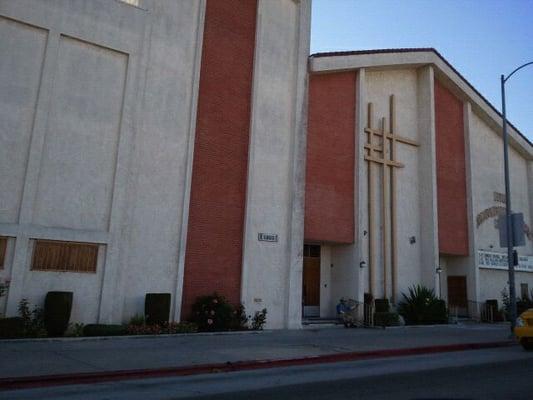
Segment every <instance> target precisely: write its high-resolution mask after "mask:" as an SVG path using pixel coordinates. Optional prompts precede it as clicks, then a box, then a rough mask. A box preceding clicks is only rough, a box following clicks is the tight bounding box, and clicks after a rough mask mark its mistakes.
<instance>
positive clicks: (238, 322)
mask: <svg viewBox="0 0 533 400" xmlns="http://www.w3.org/2000/svg"><path fill="white" fill-rule="evenodd" d="M231 319H232V322H231V330H234V331H245V330H247V329H248V319H249V317H248V316H247V315H246V310H245V309H244V306H243V305H242V304H239V305H238V306H237V307H235V308H234V310H233V316H232V318H231Z"/></svg>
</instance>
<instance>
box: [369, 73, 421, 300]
mask: <svg viewBox="0 0 533 400" xmlns="http://www.w3.org/2000/svg"><path fill="white" fill-rule="evenodd" d="M365 85H366V87H365V102H366V103H368V102H372V103H373V105H374V121H373V126H374V127H376V126H378V123H379V119H380V118H381V117H385V118H386V120H387V122H386V124H387V127H388V123H389V122H388V121H389V96H390V95H391V94H394V96H395V102H396V134H398V135H401V136H404V137H406V138H409V139H412V140H417V141H418V140H419V138H420V133H419V124H418V118H419V115H418V113H419V109H418V75H417V71H416V69H400V70H386V71H369V70H367V71H366V82H365ZM365 106H366V104H365ZM396 152H397V153H396V160H398V161H399V162H401V163H403V164H405V167H404V168H397V169H396V179H397V181H396V182H397V183H396V189H397V205H396V207H397V251H398V252H397V254H398V256H397V260H398V289H399V291H398V295H399V294H400V293H401V292H403V291H406V289H407V288H408V286H411V285H412V284H413V283H418V282H420V280H421V262H420V260H421V250H420V243H421V241H420V232H421V231H420V223H421V218H420V193H419V190H420V189H419V185H418V180H417V179H413V177H416V176H418V173H419V152H420V148H417V147H413V146H409V145H405V144H401V143H397V145H396ZM373 168H374V176H375V180H374V185H375V186H374V187H375V192H374V193H375V194H374V196H375V205H376V206H375V210H376V218H375V221H374V226H375V227H379V232H378V231H376V232H375V233H374V235H375V236H374V237H375V243H376V249H377V251H376V258H375V260H376V265H375V268H376V269H375V271H376V275H375V276H376V292H375V295H374V297H375V298H378V297H382V296H383V295H384V293H383V283H382V282H383V264H382V263H383V259H382V250H381V241H382V239H381V237H382V231H381V218H380V217H379V216H380V215H381V203H382V200H381V187H382V183H381V174H380V173H379V172H378V171H379V169H381V168H378V167H376V166H373ZM428 168H431V166H428ZM367 201H368V200H365V203H366V202H367ZM389 229H390V226H389ZM411 236H414V237H415V238H416V243H414V244H410V242H409V238H410V237H411ZM389 244H390V239H389ZM388 270H389V271H390V256H389V266H388ZM387 288H388V289H387V290H388V294H389V297H390V293H391V277H390V272H389V275H388V278H387Z"/></svg>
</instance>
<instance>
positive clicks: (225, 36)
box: [182, 0, 257, 318]
mask: <svg viewBox="0 0 533 400" xmlns="http://www.w3.org/2000/svg"><path fill="white" fill-rule="evenodd" d="M256 12H257V2H256V0H246V1H242V0H224V1H218V0H208V1H207V5H206V15H205V28H204V39H203V50H202V63H201V69H200V88H199V98H198V111H197V126H196V137H195V148H194V160H193V172H192V183H191V201H190V210H189V224H188V227H189V228H188V233H187V253H186V256H185V272H184V285H183V301H182V315H183V318H187V316H188V315H190V308H191V304H192V303H193V302H194V301H195V299H196V297H198V296H201V295H206V294H210V293H212V292H214V291H217V292H218V293H220V294H222V295H224V296H226V297H227V298H228V300H229V301H231V302H232V303H239V301H240V285H241V263H242V261H241V260H242V246H243V243H242V242H243V226H244V212H245V201H246V178H247V168H248V143H249V130H250V109H251V106H250V102H251V91H252V75H253V60H254V47H255V30H256Z"/></svg>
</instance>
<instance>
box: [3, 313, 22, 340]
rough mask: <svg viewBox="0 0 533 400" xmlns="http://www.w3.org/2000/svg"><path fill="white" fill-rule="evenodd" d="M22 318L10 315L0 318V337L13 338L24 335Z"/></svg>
mask: <svg viewBox="0 0 533 400" xmlns="http://www.w3.org/2000/svg"><path fill="white" fill-rule="evenodd" d="M24 327H25V324H24V318H21V317H12V318H1V319H0V338H2V339H15V338H20V337H23V336H24Z"/></svg>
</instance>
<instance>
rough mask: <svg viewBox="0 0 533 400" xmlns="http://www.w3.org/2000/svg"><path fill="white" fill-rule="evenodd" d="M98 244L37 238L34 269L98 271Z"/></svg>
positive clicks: (33, 262) (32, 265)
mask: <svg viewBox="0 0 533 400" xmlns="http://www.w3.org/2000/svg"><path fill="white" fill-rule="evenodd" d="M97 258H98V245H97V244H94V243H78V242H60V241H57V240H36V241H35V249H34V251H33V260H32V263H31V269H32V270H34V271H65V272H96V261H97Z"/></svg>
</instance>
